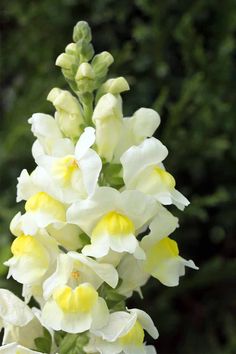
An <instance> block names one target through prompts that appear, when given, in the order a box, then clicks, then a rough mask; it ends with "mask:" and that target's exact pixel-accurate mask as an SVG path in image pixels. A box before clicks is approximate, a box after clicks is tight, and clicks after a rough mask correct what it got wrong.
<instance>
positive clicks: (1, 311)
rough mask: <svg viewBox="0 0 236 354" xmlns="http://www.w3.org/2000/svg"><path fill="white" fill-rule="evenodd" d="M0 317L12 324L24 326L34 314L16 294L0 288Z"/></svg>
mask: <svg viewBox="0 0 236 354" xmlns="http://www.w3.org/2000/svg"><path fill="white" fill-rule="evenodd" d="M0 317H1V318H3V320H4V321H6V322H8V323H11V324H12V325H14V326H25V325H26V324H27V323H28V322H30V321H31V320H32V319H33V318H34V315H33V313H32V311H31V310H30V308H29V307H28V306H27V305H26V304H25V303H24V302H23V301H22V300H20V299H19V298H18V297H17V296H15V295H14V294H13V293H11V292H10V291H9V290H6V289H0Z"/></svg>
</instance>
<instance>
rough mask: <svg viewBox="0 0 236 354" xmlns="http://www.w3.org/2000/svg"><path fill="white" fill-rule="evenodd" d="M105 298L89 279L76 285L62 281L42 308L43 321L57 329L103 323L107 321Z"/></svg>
mask: <svg viewBox="0 0 236 354" xmlns="http://www.w3.org/2000/svg"><path fill="white" fill-rule="evenodd" d="M108 316H109V311H108V308H107V305H106V302H105V301H104V299H103V298H101V297H99V296H98V293H97V291H96V290H95V289H94V287H93V286H92V285H91V284H89V283H82V284H79V285H78V286H77V287H75V288H74V289H73V288H71V287H70V286H67V285H63V286H61V287H58V288H57V289H56V290H54V291H53V293H52V297H51V298H50V299H49V300H48V301H46V303H45V305H44V307H43V309H42V318H41V319H42V323H43V325H45V326H46V327H49V328H52V329H54V330H56V331H58V330H63V331H65V332H68V333H82V332H84V331H87V330H89V329H91V328H94V329H97V328H100V327H103V326H104V325H105V324H106V323H107V321H108Z"/></svg>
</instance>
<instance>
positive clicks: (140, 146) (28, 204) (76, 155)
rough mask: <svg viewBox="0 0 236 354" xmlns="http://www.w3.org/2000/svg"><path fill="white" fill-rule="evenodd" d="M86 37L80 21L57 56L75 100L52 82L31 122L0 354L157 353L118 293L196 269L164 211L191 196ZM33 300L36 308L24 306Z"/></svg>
mask: <svg viewBox="0 0 236 354" xmlns="http://www.w3.org/2000/svg"><path fill="white" fill-rule="evenodd" d="M91 38H92V37H91V31H90V28H89V26H88V24H87V23H86V22H79V23H78V24H77V25H76V26H75V28H74V33H73V40H74V43H71V44H69V45H68V46H67V47H66V49H65V53H63V54H61V55H59V57H58V58H57V60H56V65H58V66H60V67H61V69H62V73H63V75H64V77H65V79H66V80H67V82H68V83H69V85H70V87H71V89H72V90H73V91H74V93H75V95H72V93H70V92H69V91H65V90H61V89H59V88H53V89H52V90H51V91H50V93H49V95H48V100H49V101H50V102H52V104H53V106H54V107H55V110H56V111H55V115H54V117H53V116H50V115H47V114H43V113H36V114H33V116H32V117H31V118H30V119H29V123H30V124H31V129H32V132H33V134H34V136H35V137H36V140H35V142H34V144H33V147H32V155H33V157H34V160H35V162H36V165H37V166H36V168H35V169H34V170H33V171H32V172H31V173H30V174H29V173H28V172H27V170H25V169H24V170H23V171H22V172H21V174H20V176H19V178H18V185H17V201H18V202H20V201H25V211H24V213H23V214H22V213H20V212H19V213H17V214H16V215H15V216H14V218H13V220H12V222H11V225H10V229H11V232H12V234H13V235H14V236H15V239H14V241H13V243H12V245H11V251H12V257H11V258H10V259H9V260H8V261H7V262H5V265H7V266H8V267H9V272H8V277H10V276H11V277H13V278H14V279H15V280H16V281H18V282H19V283H21V284H22V285H23V290H22V296H23V297H24V300H25V301H24V302H23V301H21V300H20V299H18V298H17V297H16V296H15V295H14V294H12V293H11V292H9V291H8V290H5V289H1V290H0V301H1V302H0V326H1V327H3V328H4V338H3V346H2V347H1V348H0V353H1V352H2V353H9V354H13V353H15V354H16V353H22V354H23V353H38V352H41V353H51V354H55V353H60V354H84V353H91V354H99V353H100V354H154V353H156V350H155V348H154V347H153V346H150V345H147V344H146V342H145V331H146V332H148V333H149V335H151V336H152V337H153V338H154V339H156V338H157V337H158V331H157V329H156V327H155V325H154V323H153V321H152V319H151V318H150V316H149V315H148V314H147V313H146V312H144V311H142V310H139V309H136V308H133V309H132V308H131V309H128V308H127V307H126V305H125V301H126V299H127V298H129V297H130V296H132V294H133V292H134V291H136V292H138V293H139V294H140V295H141V296H142V291H141V288H142V287H143V286H144V285H145V284H146V282H147V281H148V279H149V278H150V277H151V276H152V277H154V278H156V279H157V280H158V281H159V282H161V283H162V284H164V285H166V286H176V285H178V284H179V277H180V276H182V275H184V273H185V267H186V266H188V267H191V268H194V269H197V267H196V266H195V264H194V263H193V261H191V260H185V259H184V258H182V257H181V256H180V255H179V249H178V245H177V243H176V241H174V240H173V239H172V238H170V237H169V235H170V234H171V233H172V232H173V231H174V230H175V229H176V228H177V227H178V219H177V218H176V217H174V216H173V215H172V214H171V213H170V212H169V211H168V210H167V209H166V207H165V206H166V205H170V204H174V205H176V206H177V207H178V208H179V209H181V210H183V209H184V207H185V206H186V205H188V204H189V202H188V200H187V199H186V198H185V197H184V196H183V195H182V194H181V193H180V192H179V191H177V190H176V188H175V179H174V177H173V176H172V175H171V174H170V173H169V172H167V171H166V169H165V167H164V165H163V160H164V159H165V158H166V157H167V154H168V151H167V148H166V147H165V146H164V145H163V144H162V143H161V142H160V141H159V140H158V139H156V138H154V137H152V135H153V134H154V132H155V130H156V129H157V127H158V126H159V124H160V117H159V115H158V113H157V112H155V111H154V110H152V109H148V108H140V109H138V110H137V111H136V112H135V113H134V114H133V115H132V116H131V117H123V113H122V99H121V96H120V94H121V93H122V92H124V91H126V90H129V85H128V83H127V81H126V80H125V78H123V77H118V78H111V79H107V73H108V69H109V66H110V65H111V64H112V62H113V57H112V56H111V54H109V53H108V52H102V53H100V54H98V55H95V56H94V50H93V46H92V44H91ZM32 297H33V298H34V299H35V300H36V301H37V303H38V307H37V308H32V309H31V308H30V307H29V306H28V305H27V303H28V302H29V300H30V299H31V298H32Z"/></svg>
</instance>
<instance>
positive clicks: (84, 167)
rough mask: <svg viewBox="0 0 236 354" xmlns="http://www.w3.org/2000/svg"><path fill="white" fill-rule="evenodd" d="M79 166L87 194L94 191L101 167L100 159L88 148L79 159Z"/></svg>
mask: <svg viewBox="0 0 236 354" xmlns="http://www.w3.org/2000/svg"><path fill="white" fill-rule="evenodd" d="M79 166H80V168H81V172H82V175H83V182H84V185H85V188H86V191H87V193H88V195H91V194H93V193H94V191H95V188H96V185H97V182H98V177H99V174H100V171H101V169H102V161H101V159H100V157H99V156H98V154H97V153H96V152H95V151H94V150H92V149H89V150H88V151H87V152H86V153H85V155H84V156H83V158H81V159H80V161H79Z"/></svg>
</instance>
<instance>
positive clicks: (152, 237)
mask: <svg viewBox="0 0 236 354" xmlns="http://www.w3.org/2000/svg"><path fill="white" fill-rule="evenodd" d="M165 214H166V215H164V212H163V213H162V214H159V215H158V216H156V217H155V219H154V220H153V221H152V223H151V224H150V230H151V231H150V234H149V235H147V236H145V237H144V238H143V239H142V241H141V246H142V248H143V249H144V251H145V254H146V259H145V261H144V262H143V269H144V271H145V272H146V273H149V274H151V275H152V276H153V277H154V278H156V279H158V280H159V281H160V282H161V283H162V284H164V285H166V286H176V285H178V284H179V278H180V276H182V275H184V274H185V267H190V268H193V269H198V267H196V265H195V264H194V262H193V261H192V260H189V261H187V260H186V259H184V258H182V257H181V256H180V255H179V249H178V245H177V243H176V241H174V240H172V239H171V238H170V237H168V235H169V234H170V233H171V232H173V231H174V229H175V228H176V227H177V226H178V219H177V218H175V217H173V216H172V214H171V213H169V212H167V211H166V212H165ZM168 214H169V215H168ZM168 220H169V221H168Z"/></svg>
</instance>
